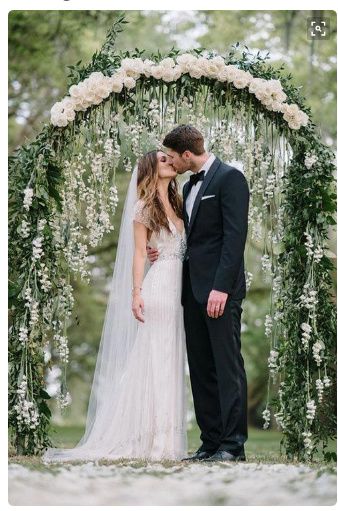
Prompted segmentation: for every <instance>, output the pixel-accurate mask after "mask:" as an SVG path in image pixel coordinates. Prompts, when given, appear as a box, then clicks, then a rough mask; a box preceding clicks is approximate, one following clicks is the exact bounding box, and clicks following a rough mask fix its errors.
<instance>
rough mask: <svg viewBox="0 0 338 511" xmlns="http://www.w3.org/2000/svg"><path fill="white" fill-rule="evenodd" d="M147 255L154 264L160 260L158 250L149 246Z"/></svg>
mask: <svg viewBox="0 0 338 511" xmlns="http://www.w3.org/2000/svg"><path fill="white" fill-rule="evenodd" d="M147 254H148V259H149V261H150V262H151V263H154V262H155V261H156V260H157V258H158V250H156V248H151V247H149V246H148V245H147Z"/></svg>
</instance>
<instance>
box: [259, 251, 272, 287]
mask: <svg viewBox="0 0 338 511" xmlns="http://www.w3.org/2000/svg"><path fill="white" fill-rule="evenodd" d="M261 261H262V270H263V273H264V275H263V278H264V280H265V281H266V282H267V281H268V280H269V279H270V277H271V275H272V260H271V258H270V256H269V255H268V254H264V255H262V257H261Z"/></svg>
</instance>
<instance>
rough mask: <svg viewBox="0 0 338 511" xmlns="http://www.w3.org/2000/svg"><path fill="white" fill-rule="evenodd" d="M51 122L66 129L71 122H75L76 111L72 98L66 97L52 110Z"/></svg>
mask: <svg viewBox="0 0 338 511" xmlns="http://www.w3.org/2000/svg"><path fill="white" fill-rule="evenodd" d="M50 113H51V122H52V124H53V125H54V126H59V127H65V126H67V124H68V122H69V121H74V119H75V111H74V103H73V100H72V98H70V97H69V96H67V97H65V98H64V99H63V100H62V101H58V102H57V103H55V104H54V105H53V107H52V108H51V111H50Z"/></svg>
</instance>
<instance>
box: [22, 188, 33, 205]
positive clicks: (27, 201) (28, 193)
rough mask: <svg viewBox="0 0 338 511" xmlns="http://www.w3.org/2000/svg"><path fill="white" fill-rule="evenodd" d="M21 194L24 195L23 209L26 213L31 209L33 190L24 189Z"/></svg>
mask: <svg viewBox="0 0 338 511" xmlns="http://www.w3.org/2000/svg"><path fill="white" fill-rule="evenodd" d="M23 193H24V198H23V207H24V209H25V210H26V211H29V208H30V207H31V205H32V201H33V195H34V192H33V189H32V188H28V187H27V188H25V189H24V191H23Z"/></svg>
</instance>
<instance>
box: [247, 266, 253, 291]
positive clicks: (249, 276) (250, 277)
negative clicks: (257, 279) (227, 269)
mask: <svg viewBox="0 0 338 511" xmlns="http://www.w3.org/2000/svg"><path fill="white" fill-rule="evenodd" d="M252 279H253V274H252V273H251V272H250V271H247V270H245V285H246V289H247V291H249V289H250V287H251V283H252Z"/></svg>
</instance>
